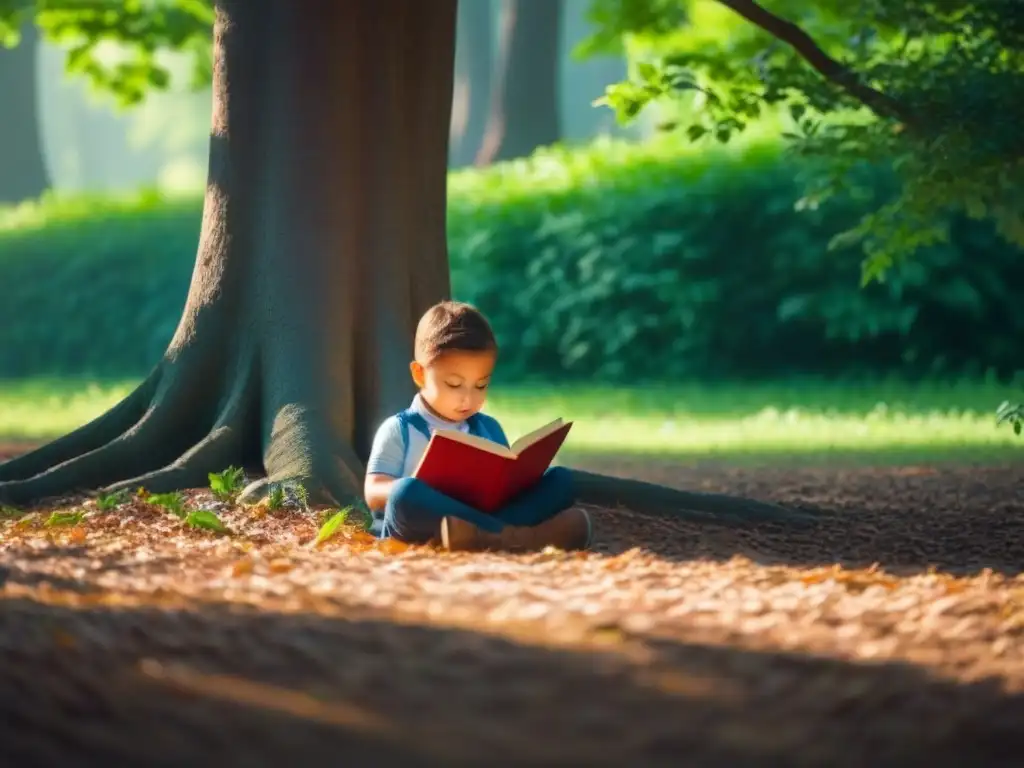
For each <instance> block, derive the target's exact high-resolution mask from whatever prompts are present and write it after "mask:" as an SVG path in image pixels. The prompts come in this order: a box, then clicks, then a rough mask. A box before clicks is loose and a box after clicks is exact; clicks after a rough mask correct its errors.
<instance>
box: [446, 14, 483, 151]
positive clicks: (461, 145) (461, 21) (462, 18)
mask: <svg viewBox="0 0 1024 768" xmlns="http://www.w3.org/2000/svg"><path fill="white" fill-rule="evenodd" d="M457 29H458V31H457V33H456V44H455V93H454V98H453V100H452V133H451V147H450V150H449V153H450V165H451V166H452V167H454V168H460V167H462V166H467V165H472V164H473V161H474V160H475V158H476V153H477V152H478V151H479V149H480V144H481V142H482V141H483V138H484V131H485V130H486V128H487V118H488V114H489V108H490V99H491V69H492V67H491V58H492V55H493V51H492V49H493V46H492V45H491V3H490V0H479V2H462V3H459V15H458V28H457Z"/></svg>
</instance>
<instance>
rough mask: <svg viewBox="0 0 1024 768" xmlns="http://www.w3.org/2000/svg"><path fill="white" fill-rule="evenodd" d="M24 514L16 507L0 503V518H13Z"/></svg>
mask: <svg viewBox="0 0 1024 768" xmlns="http://www.w3.org/2000/svg"><path fill="white" fill-rule="evenodd" d="M23 514H24V510H21V509H18V508H17V507H8V506H4V505H3V504H0V518H15V517H21V516H22V515H23Z"/></svg>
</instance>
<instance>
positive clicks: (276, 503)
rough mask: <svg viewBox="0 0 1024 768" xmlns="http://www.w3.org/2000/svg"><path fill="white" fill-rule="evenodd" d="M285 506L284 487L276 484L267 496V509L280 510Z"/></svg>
mask: <svg viewBox="0 0 1024 768" xmlns="http://www.w3.org/2000/svg"><path fill="white" fill-rule="evenodd" d="M283 506H284V486H283V485H281V484H280V483H275V484H274V485H272V486H271V487H270V493H269V494H268V495H267V508H268V509H280V508H281V507H283Z"/></svg>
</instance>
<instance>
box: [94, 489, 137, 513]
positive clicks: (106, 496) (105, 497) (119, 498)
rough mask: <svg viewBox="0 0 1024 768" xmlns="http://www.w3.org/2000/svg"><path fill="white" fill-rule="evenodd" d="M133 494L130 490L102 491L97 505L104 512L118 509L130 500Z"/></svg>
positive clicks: (97, 499) (97, 498)
mask: <svg viewBox="0 0 1024 768" xmlns="http://www.w3.org/2000/svg"><path fill="white" fill-rule="evenodd" d="M130 495H131V494H129V493H128V491H114V492H113V493H101V494H100V495H99V496H97V497H96V507H97V508H98V509H99V510H100V511H102V512H109V511H110V510H113V509H117V508H118V507H119V506H121V505H122V504H124V503H125V502H126V501H128V498H129V496H130Z"/></svg>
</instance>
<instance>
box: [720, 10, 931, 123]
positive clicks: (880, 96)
mask: <svg viewBox="0 0 1024 768" xmlns="http://www.w3.org/2000/svg"><path fill="white" fill-rule="evenodd" d="M718 2H719V3H721V4H722V5H724V6H726V7H727V8H731V9H732V10H733V11H735V12H736V13H738V14H739V15H740V16H742V17H743V18H744V19H746V20H747V21H749V22H750V23H751V24H754V25H755V26H757V27H760V28H761V29H763V30H764V31H765V32H767V33H768V34H769V35H772V36H773V37H774V38H775V39H777V40H780V41H781V42H783V43H786V44H787V45H789V46H790V47H791V48H792V49H793V50H794V51H796V52H797V53H798V54H800V56H801V57H802V58H803V59H804V61H806V62H807V63H808V64H810V65H811V66H812V67H813V68H814V69H815V70H816V71H817V72H818V73H820V74H821V76H822V77H824V78H825V79H826V80H828V81H829V82H831V83H834V84H835V85H838V86H839V87H840V88H842V89H843V90H844V91H846V92H847V93H848V94H850V95H851V96H853V97H854V98H855V99H857V100H858V101H860V102H861V103H862V104H863V105H864V106H866V107H867V108H868V109H870V110H871V111H872V112H874V113H875V114H876V115H878V116H879V117H888V118H893V119H895V120H900V121H901V122H903V123H905V124H907V125H910V124H912V123H913V122H914V121H913V119H912V116H911V114H910V111H909V110H908V109H907V108H906V107H905V106H904V105H903V104H901V103H900V102H898V101H896V100H895V99H893V98H892V97H891V96H888V95H886V94H884V93H882V92H881V91H879V90H876V89H875V88H872V87H871V86H870V85H867V84H866V83H864V82H862V81H861V79H860V77H859V76H858V75H857V73H856V72H854V71H852V70H850V69H849V68H847V67H845V66H843V65H842V64H840V63H839V62H838V61H836V60H835V59H833V58H832V57H831V56H829V55H828V54H827V53H825V51H823V50H822V49H821V48H820V47H819V46H818V44H817V43H816V42H814V39H813V38H812V37H811V36H810V35H809V34H807V32H805V31H804V30H803V29H802V28H801V27H799V26H798V25H796V24H794V23H793V22H791V21H787V20H786V19H783V18H781V17H779V16H776V15H775V14H774V13H772V12H771V11H769V10H767V9H765V8H762V7H761V6H760V5H758V4H757V3H756V2H754V0H718Z"/></svg>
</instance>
